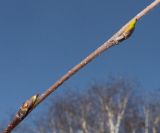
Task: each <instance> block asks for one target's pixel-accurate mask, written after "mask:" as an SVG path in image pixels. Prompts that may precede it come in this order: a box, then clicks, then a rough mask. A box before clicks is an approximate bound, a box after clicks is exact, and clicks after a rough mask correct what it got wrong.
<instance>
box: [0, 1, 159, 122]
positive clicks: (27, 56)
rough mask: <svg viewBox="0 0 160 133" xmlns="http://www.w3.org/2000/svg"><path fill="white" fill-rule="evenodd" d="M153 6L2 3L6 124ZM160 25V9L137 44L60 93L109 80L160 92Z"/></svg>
mask: <svg viewBox="0 0 160 133" xmlns="http://www.w3.org/2000/svg"><path fill="white" fill-rule="evenodd" d="M150 2H152V0H141V1H140V0H134V1H130V0H123V1H117V0H79V1H78V0H3V1H0V118H4V119H5V118H6V117H7V116H8V114H9V113H12V112H14V111H16V110H17V109H18V108H19V106H20V105H21V104H22V102H23V101H25V100H26V99H27V98H28V97H30V96H32V95H33V94H35V93H37V92H39V93H42V92H43V91H44V90H46V89H47V88H48V87H50V85H52V84H53V83H54V82H55V81H56V80H57V79H58V78H59V77H60V76H62V75H63V74H64V73H65V72H67V71H68V70H69V69H70V68H71V67H72V66H74V65H75V64H77V63H78V62H79V61H80V60H81V59H83V58H84V57H85V56H87V55H88V54H89V53H90V52H91V51H93V50H94V49H96V48H97V47H98V46H100V45H101V44H102V43H103V42H104V41H105V40H107V39H108V38H109V37H110V36H111V35H112V34H113V33H114V32H116V31H117V30H118V29H119V28H120V27H121V26H122V25H123V24H125V23H126V22H127V21H128V20H129V19H130V18H131V17H133V16H134V15H136V14H137V13H138V12H139V11H140V10H141V9H143V8H144V7H145V6H147V5H148V4H149V3H150ZM159 24H160V6H157V7H156V8H155V9H154V10H152V11H151V12H150V13H149V14H147V15H146V16H144V17H143V18H142V19H141V20H140V21H139V22H138V24H137V28H136V30H135V33H134V34H133V36H132V38H130V39H129V40H127V41H126V42H123V43H122V44H121V45H119V46H116V47H114V48H111V49H110V50H109V51H107V52H105V53H104V54H102V55H101V56H100V57H98V58H97V59H96V60H94V61H93V62H92V63H90V64H89V65H87V67H85V68H84V69H83V70H81V71H79V72H78V73H77V74H76V75H75V76H73V77H72V78H71V79H70V80H68V81H67V82H66V83H65V84H64V85H63V86H62V87H60V88H59V89H58V90H57V92H58V91H63V89H67V88H66V87H68V88H69V87H72V88H74V87H75V89H80V88H81V87H82V88H83V87H86V86H89V84H90V83H91V82H92V80H98V81H102V80H103V81H105V80H106V79H107V78H108V75H118V76H124V77H128V78H130V79H136V80H138V81H139V82H140V84H141V85H142V87H143V88H144V89H147V90H148V89H155V88H159V87H160V82H159V80H160V61H159V57H160V52H159V50H160V44H159V43H160V41H159V37H160V26H159ZM54 95H56V93H55V94H53V95H52V97H53V96H54ZM42 107H43V106H39V109H42V110H43V108H42Z"/></svg>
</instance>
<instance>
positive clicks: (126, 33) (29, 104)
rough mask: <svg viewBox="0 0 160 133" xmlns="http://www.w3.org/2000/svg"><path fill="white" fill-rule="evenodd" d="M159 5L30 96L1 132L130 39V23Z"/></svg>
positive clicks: (8, 130) (156, 0)
mask: <svg viewBox="0 0 160 133" xmlns="http://www.w3.org/2000/svg"><path fill="white" fill-rule="evenodd" d="M159 3H160V0H155V1H154V2H152V3H151V4H150V5H149V6H147V7H146V8H145V9H144V10H142V11H141V12H140V13H138V14H137V15H136V16H135V17H133V18H132V19H131V20H130V21H129V22H128V23H127V24H125V25H124V26H123V27H122V28H121V29H120V30H119V31H118V32H117V33H116V34H114V35H113V36H112V37H111V38H110V39H109V40H108V41H106V42H105V43H104V44H102V45H101V46H100V47H99V48H97V49H96V50H95V51H93V52H92V53H91V54H90V55H88V56H87V57H86V58H85V59H84V60H82V61H81V62H80V63H79V64H77V65H76V66H74V67H73V68H72V69H70V70H69V71H68V72H67V73H66V74H65V75H64V76H62V77H61V78H60V79H58V80H57V81H56V82H55V83H54V84H53V85H52V86H51V87H50V88H49V89H48V90H46V91H45V92H44V93H43V94H41V95H35V96H32V97H31V98H30V99H28V100H27V101H26V102H25V103H24V104H23V105H22V106H21V107H20V109H19V111H18V113H17V114H16V115H15V117H14V119H13V120H12V121H11V123H10V124H9V125H8V126H7V128H6V129H5V130H4V131H3V133H10V132H11V131H12V130H13V129H14V128H15V127H16V126H17V125H18V124H19V123H20V122H21V121H22V120H23V119H24V118H25V117H26V116H27V115H28V114H29V113H30V112H31V111H32V110H33V109H34V108H35V107H36V106H37V105H38V104H40V103H41V102H42V101H43V100H45V98H47V97H48V96H49V95H50V94H51V93H52V92H53V91H55V90H56V89H57V88H58V87H59V86H60V85H62V84H63V83H64V82H65V81H66V80H67V79H69V78H70V77H71V76H72V75H74V74H75V73H76V72H77V71H79V70H80V69H81V68H83V67H84V66H85V65H87V64H88V63H89V62H91V61H92V60H93V59H94V58H96V57H97V56H99V55H100V54H101V53H103V52H104V51H105V50H107V49H109V48H110V47H112V46H115V45H117V44H119V43H120V42H121V41H123V40H126V39H128V38H129V37H130V35H131V34H132V32H133V30H134V26H133V24H132V22H133V23H134V21H133V20H136V21H137V20H139V19H140V18H141V17H142V16H144V15H145V14H146V13H147V12H149V11H150V10H151V9H153V8H154V7H155V6H156V5H158V4H159Z"/></svg>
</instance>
